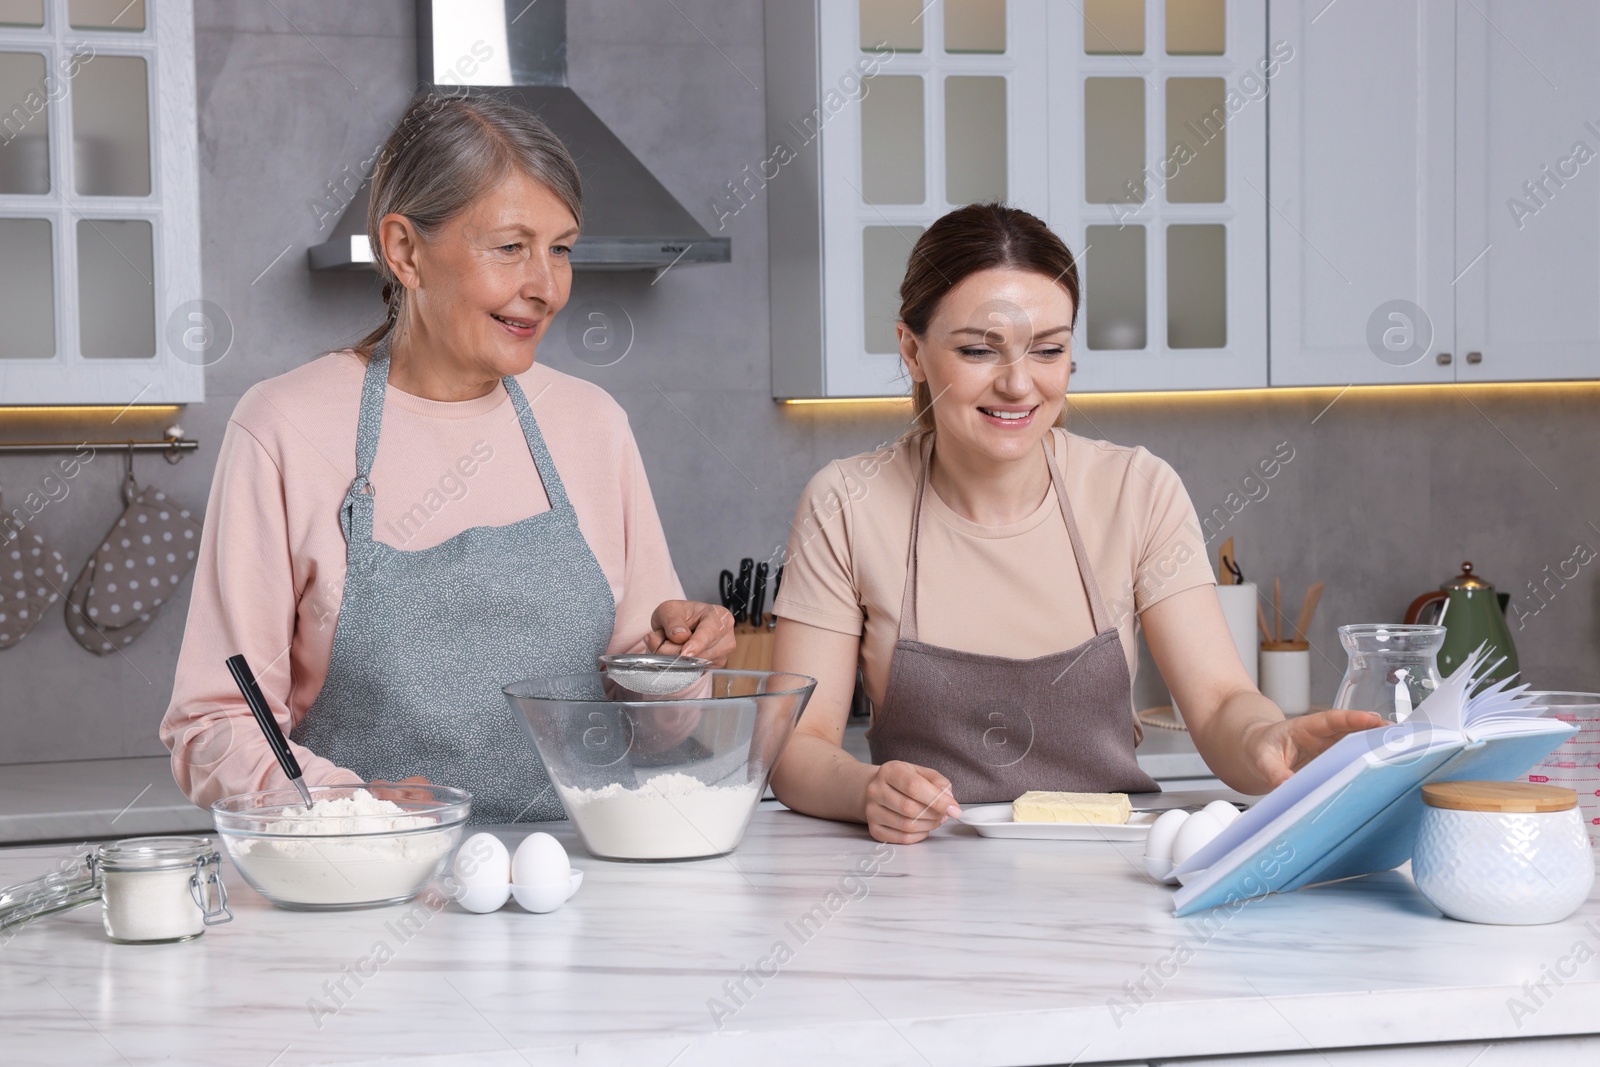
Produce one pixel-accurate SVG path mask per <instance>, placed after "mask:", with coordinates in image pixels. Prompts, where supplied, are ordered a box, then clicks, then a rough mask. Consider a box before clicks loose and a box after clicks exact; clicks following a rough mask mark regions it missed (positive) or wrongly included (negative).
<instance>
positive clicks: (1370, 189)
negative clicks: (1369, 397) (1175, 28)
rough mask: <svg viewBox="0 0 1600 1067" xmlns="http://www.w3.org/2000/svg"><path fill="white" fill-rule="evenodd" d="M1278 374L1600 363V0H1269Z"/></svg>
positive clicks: (1587, 374) (1560, 374) (1283, 380)
mask: <svg viewBox="0 0 1600 1067" xmlns="http://www.w3.org/2000/svg"><path fill="white" fill-rule="evenodd" d="M1268 32H1269V34H1270V35H1271V36H1272V37H1273V38H1274V39H1278V38H1283V39H1285V40H1287V41H1289V42H1290V43H1291V44H1292V45H1293V46H1294V48H1295V51H1296V58H1295V59H1294V60H1293V61H1292V62H1290V63H1286V64H1285V65H1284V68H1283V71H1282V72H1281V74H1280V76H1279V77H1278V78H1277V79H1276V80H1275V81H1274V83H1273V87H1272V105H1271V128H1270V146H1271V147H1270V152H1269V172H1270V173H1269V179H1270V182H1271V196H1272V204H1273V216H1272V218H1271V220H1270V223H1269V225H1270V228H1271V250H1272V277H1271V291H1270V299H1269V305H1270V309H1271V322H1272V357H1271V364H1272V367H1271V377H1272V384H1273V385H1346V384H1350V383H1358V384H1363V383H1389V382H1454V381H1489V380H1499V381H1527V380H1540V379H1553V378H1592V377H1597V376H1600V255H1597V252H1596V248H1597V243H1600V197H1597V196H1596V194H1595V192H1594V190H1595V188H1596V186H1595V182H1596V181H1600V175H1597V174H1596V173H1595V172H1596V171H1600V162H1597V159H1600V123H1595V125H1594V126H1593V127H1591V126H1590V125H1588V124H1589V123H1593V122H1595V120H1596V119H1597V118H1600V112H1595V111H1594V110H1593V104H1594V101H1595V100H1596V99H1600V67H1597V66H1596V64H1595V63H1594V58H1593V55H1594V50H1595V47H1596V45H1600V7H1597V6H1595V5H1592V4H1548V3H1538V2H1535V0H1501V2H1494V0H1422V2H1420V3H1404V4H1395V3H1391V2H1387V0H1340V2H1339V3H1337V4H1333V5H1329V6H1326V7H1323V6H1321V5H1318V4H1312V5H1303V4H1301V3H1299V2H1298V0H1282V2H1279V0H1273V2H1272V3H1271V5H1270V8H1269V15H1268Z"/></svg>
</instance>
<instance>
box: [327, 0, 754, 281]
mask: <svg viewBox="0 0 1600 1067" xmlns="http://www.w3.org/2000/svg"><path fill="white" fill-rule="evenodd" d="M417 61H418V70H419V76H420V81H421V83H422V84H423V85H424V86H426V87H438V88H441V89H447V90H449V91H451V92H461V91H463V90H465V91H469V92H472V93H485V94H493V95H496V96H500V97H503V98H505V99H508V100H511V101H514V102H515V103H516V104H517V105H518V106H520V107H524V108H526V109H528V110H529V111H532V112H534V113H535V114H537V115H538V116H539V117H540V118H542V119H544V120H545V122H547V123H549V124H550V128H551V129H552V130H554V131H555V133H556V135H557V136H558V137H560V138H561V140H562V141H563V142H565V144H566V146H567V148H568V149H569V150H570V151H571V152H572V157H573V158H574V159H575V160H577V163H578V170H579V171H580V172H581V174H582V175H583V194H584V196H583V199H584V208H583V214H584V221H583V236H581V237H580V238H579V239H578V242H577V244H576V245H574V246H573V249H572V265H573V267H574V268H576V269H580V270H664V269H665V268H667V267H669V266H671V265H673V264H675V263H676V264H678V265H680V266H681V265H685V264H690V263H727V262H729V261H730V260H731V259H732V255H733V251H732V243H731V242H730V241H729V239H728V238H726V237H712V236H711V235H710V234H709V233H707V232H706V230H705V228H704V227H703V226H701V225H700V224H699V223H698V222H696V221H695V219H694V216H692V215H690V214H689V212H688V211H687V210H685V209H684V207H683V205H682V204H680V203H678V201H677V200H676V199H675V198H674V197H673V195H672V194H671V193H669V192H667V190H666V188H665V187H664V186H663V185H662V184H661V183H660V182H659V181H657V180H656V178H655V176H654V175H652V174H651V173H650V172H649V171H648V170H647V169H645V166H644V164H643V163H640V162H639V160H638V158H637V157H636V156H634V154H633V153H632V152H630V151H628V148H627V146H626V145H624V144H623V143H622V141H621V140H619V139H618V138H617V135H616V134H614V133H612V132H611V130H610V129H608V128H607V127H606V125H605V123H603V122H601V121H600V118H599V116H597V115H596V114H595V113H594V112H593V111H591V110H589V107H588V105H587V104H585V103H584V102H583V100H582V99H580V98H579V96H578V94H577V93H575V92H573V91H572V89H570V88H568V86H567V5H566V0H536V2H534V3H529V2H528V0H418V2H417ZM367 200H368V183H363V184H362V186H361V189H360V190H359V191H358V192H357V193H356V195H355V196H354V198H353V199H352V200H351V202H350V205H349V206H348V207H347V208H346V209H345V212H344V215H343V216H342V217H341V218H340V219H339V222H338V223H337V225H335V226H334V228H333V233H332V236H331V238H330V239H329V240H328V241H326V242H324V243H323V244H320V245H316V246H314V247H312V248H311V249H309V251H308V255H307V258H308V259H309V261H310V264H311V268H312V269H313V270H370V269H372V249H371V248H370V247H369V245H368V242H367Z"/></svg>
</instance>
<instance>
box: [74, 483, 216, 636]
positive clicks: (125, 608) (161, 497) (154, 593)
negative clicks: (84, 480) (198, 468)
mask: <svg viewBox="0 0 1600 1067" xmlns="http://www.w3.org/2000/svg"><path fill="white" fill-rule="evenodd" d="M132 499H133V503H131V504H129V505H128V508H127V510H126V511H124V512H123V513H122V515H121V517H120V518H118V519H117V522H116V525H114V526H112V527H111V532H110V533H108V534H107V535H106V538H105V540H104V541H103V542H102V543H101V545H100V548H99V550H98V551H97V552H95V554H94V555H93V556H91V557H90V558H89V562H88V563H85V564H84V565H83V572H82V573H81V574H79V575H78V580H77V581H76V582H74V583H73V584H72V591H71V592H70V593H68V594H67V629H68V630H70V631H71V633H72V636H73V637H74V638H76V639H77V642H78V644H80V645H82V646H83V647H84V648H86V649H88V650H89V651H90V652H94V653H97V654H99V655H102V656H104V655H107V654H109V653H111V652H113V651H115V650H116V649H118V648H121V647H122V646H124V645H129V644H132V643H133V640H134V638H136V637H138V636H139V635H140V634H142V633H144V632H145V630H146V629H148V628H149V626H150V621H151V620H152V619H153V618H155V616H156V614H157V612H159V611H160V610H161V605H163V604H165V603H166V602H167V601H168V600H170V599H171V598H172V594H173V593H174V592H175V591H176V590H177V588H178V583H180V582H182V581H183V579H184V578H185V577H186V576H187V575H188V573H189V572H190V571H191V570H193V569H194V563H195V554H196V551H197V550H198V549H199V547H200V523H199V522H197V521H195V519H194V518H193V517H192V516H191V514H190V512H189V509H188V508H185V507H181V506H180V505H179V504H178V503H177V502H176V501H174V500H173V499H172V498H171V497H169V496H168V495H167V494H166V493H164V492H162V491H161V490H159V489H156V488H153V487H151V486H145V487H144V488H142V489H137V488H136V489H135V490H134V491H133V494H132Z"/></svg>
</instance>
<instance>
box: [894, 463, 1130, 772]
mask: <svg viewBox="0 0 1600 1067" xmlns="http://www.w3.org/2000/svg"><path fill="white" fill-rule="evenodd" d="M932 444H933V442H932V437H931V435H929V437H927V438H925V439H924V440H923V444H922V471H921V474H920V476H919V478H918V482H917V495H916V501H915V503H913V504H912V507H911V552H910V559H909V562H908V565H907V568H906V587H905V593H904V595H903V596H902V598H901V602H900V637H899V640H898V641H897V642H896V643H895V646H894V657H893V659H892V660H891V661H890V664H889V684H888V686H887V687H886V689H885V691H884V698H883V706H882V707H881V708H878V709H876V710H875V713H874V715H873V718H872V727H871V729H869V730H868V731H867V741H868V744H869V745H870V746H871V750H872V762H873V763H879V764H881V763H885V762H887V761H889V760H904V761H906V762H907V763H915V764H918V765H919V766H923V767H929V768H931V769H933V770H936V771H938V772H939V773H940V774H943V775H944V776H945V777H947V778H949V779H950V784H951V787H952V789H953V791H954V793H955V797H956V800H957V801H958V802H959V803H962V804H988V803H1000V802H1005V801H1011V800H1015V799H1016V798H1017V797H1019V796H1021V795H1022V794H1023V793H1025V792H1027V791H1028V790H1030V789H1050V790H1065V791H1071V792H1084V793H1155V792H1159V791H1160V789H1161V787H1160V786H1159V785H1157V784H1156V782H1155V780H1154V779H1152V778H1151V777H1150V776H1149V775H1147V774H1145V773H1144V771H1142V770H1140V769H1139V764H1138V761H1137V760H1136V759H1135V758H1134V754H1133V748H1134V744H1135V739H1134V732H1133V729H1134V728H1133V716H1132V713H1131V710H1130V709H1131V707H1132V704H1131V693H1132V680H1131V679H1130V678H1129V676H1128V661H1127V659H1126V658H1125V657H1124V656H1123V652H1122V642H1121V640H1120V639H1119V638H1118V636H1117V628H1116V626H1115V625H1114V624H1113V623H1112V621H1111V614H1110V612H1108V611H1107V610H1106V605H1105V601H1104V600H1102V599H1101V597H1100V587H1099V585H1098V584H1097V583H1096V582H1095V579H1094V571H1093V568H1092V567H1090V565H1089V558H1088V555H1087V553H1085V552H1084V550H1083V539H1082V538H1081V537H1079V536H1078V524H1077V523H1076V522H1074V521H1073V518H1072V505H1071V504H1070V503H1069V502H1068V501H1067V490H1066V484H1065V482H1064V481H1063V480H1062V477H1061V470H1060V468H1059V467H1057V466H1056V461H1055V456H1054V454H1053V453H1054V449H1053V448H1052V447H1051V446H1052V445H1053V444H1054V435H1053V434H1052V435H1051V436H1048V437H1046V438H1045V442H1044V449H1045V460H1046V462H1047V463H1048V464H1049V465H1050V481H1051V483H1052V484H1053V485H1054V486H1055V490H1056V500H1057V501H1058V502H1060V505H1061V517H1062V518H1063V519H1064V520H1065V521H1066V524H1067V535H1068V536H1069V537H1070V538H1071V539H1072V552H1073V554H1074V555H1075V556H1076V557H1077V562H1078V574H1079V576H1080V577H1081V578H1082V579H1083V587H1084V591H1085V592H1087V593H1088V597H1089V610H1090V612H1091V614H1092V616H1093V618H1094V627H1095V631H1096V636H1094V637H1093V638H1090V639H1089V640H1088V641H1085V642H1084V643H1083V644H1081V645H1079V646H1078V647H1076V648H1070V649H1068V650H1067V651H1065V652H1056V653H1052V654H1051V655H1047V656H1039V657H1037V658H1035V659H1010V658H1008V657H1006V656H986V655H979V654H978V653H975V652H962V651H961V650H959V649H954V648H940V647H939V646H937V645H929V644H924V643H923V642H921V641H918V640H917V536H918V534H919V533H920V531H921V526H922V506H923V496H924V495H925V494H926V493H927V490H928V470H929V466H930V460H931V456H932ZM973 592H974V593H975V594H978V593H981V590H974V591H973Z"/></svg>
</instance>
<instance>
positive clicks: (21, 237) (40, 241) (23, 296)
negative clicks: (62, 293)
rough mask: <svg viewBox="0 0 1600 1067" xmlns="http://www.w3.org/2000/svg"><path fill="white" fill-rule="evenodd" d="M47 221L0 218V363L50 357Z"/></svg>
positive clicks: (51, 264)
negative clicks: (2, 324) (7, 360)
mask: <svg viewBox="0 0 1600 1067" xmlns="http://www.w3.org/2000/svg"><path fill="white" fill-rule="evenodd" d="M50 246H51V236H50V220H49V219H5V218H0V323H4V324H5V327H4V329H0V360H6V359H49V358H50V357H52V356H54V355H55V354H56V326H55V315H56V311H55V305H56V301H55V291H54V290H55V254H54V253H53V252H52V250H51V247H50Z"/></svg>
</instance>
